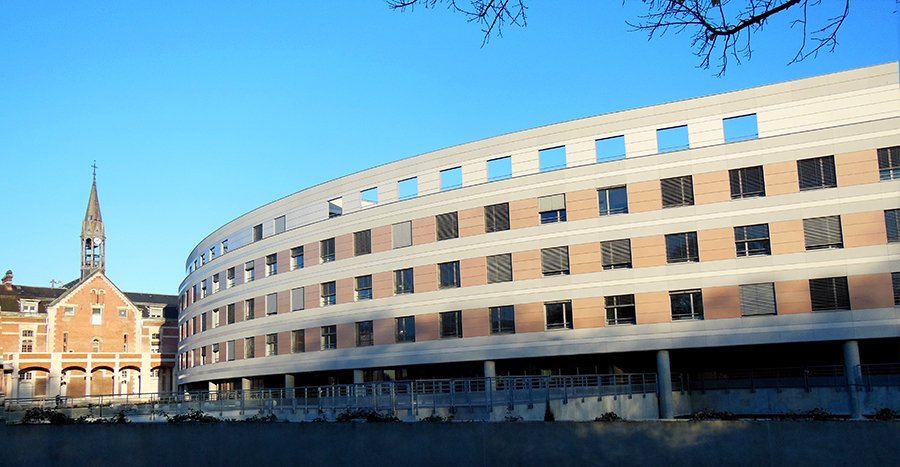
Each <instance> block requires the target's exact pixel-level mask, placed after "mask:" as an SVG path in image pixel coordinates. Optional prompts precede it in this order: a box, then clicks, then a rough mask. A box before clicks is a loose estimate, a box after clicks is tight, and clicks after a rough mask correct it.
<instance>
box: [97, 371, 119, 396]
mask: <svg viewBox="0 0 900 467" xmlns="http://www.w3.org/2000/svg"><path fill="white" fill-rule="evenodd" d="M114 379H115V372H114V371H113V369H112V368H109V367H105V366H101V367H97V368H94V369H93V370H91V395H92V396H100V395H107V394H112V393H113V388H114V386H113V380H114Z"/></svg>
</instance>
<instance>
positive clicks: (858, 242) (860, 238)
mask: <svg viewBox="0 0 900 467" xmlns="http://www.w3.org/2000/svg"><path fill="white" fill-rule="evenodd" d="M876 173H877V172H876ZM841 230H842V231H843V234H844V247H845V248H853V247H857V246H869V245H884V244H885V243H887V230H886V229H885V225H884V211H869V212H858V213H853V214H842V215H841Z"/></svg>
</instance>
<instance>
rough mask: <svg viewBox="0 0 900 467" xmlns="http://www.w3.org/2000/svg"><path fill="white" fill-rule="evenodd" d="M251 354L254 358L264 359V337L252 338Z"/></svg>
mask: <svg viewBox="0 0 900 467" xmlns="http://www.w3.org/2000/svg"><path fill="white" fill-rule="evenodd" d="M253 341H254V344H253V354H254V355H255V357H254V358H259V357H265V356H266V336H254V337H253Z"/></svg>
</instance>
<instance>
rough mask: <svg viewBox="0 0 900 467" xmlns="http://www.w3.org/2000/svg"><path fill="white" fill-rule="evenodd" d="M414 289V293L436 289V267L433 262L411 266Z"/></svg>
mask: <svg viewBox="0 0 900 467" xmlns="http://www.w3.org/2000/svg"><path fill="white" fill-rule="evenodd" d="M413 276H414V277H415V279H414V281H415V282H414V288H413V289H414V290H415V292H416V293H420V292H433V291H435V290H437V267H436V266H435V265H433V264H426V265H425V266H416V267H414V268H413Z"/></svg>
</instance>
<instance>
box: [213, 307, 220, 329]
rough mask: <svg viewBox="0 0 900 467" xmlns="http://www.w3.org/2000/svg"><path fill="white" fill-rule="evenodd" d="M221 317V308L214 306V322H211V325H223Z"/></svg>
mask: <svg viewBox="0 0 900 467" xmlns="http://www.w3.org/2000/svg"><path fill="white" fill-rule="evenodd" d="M219 319H220V317H219V309H218V308H214V309H213V311H212V323H210V326H211V327H216V326H221V325H222V322H221V321H219Z"/></svg>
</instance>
